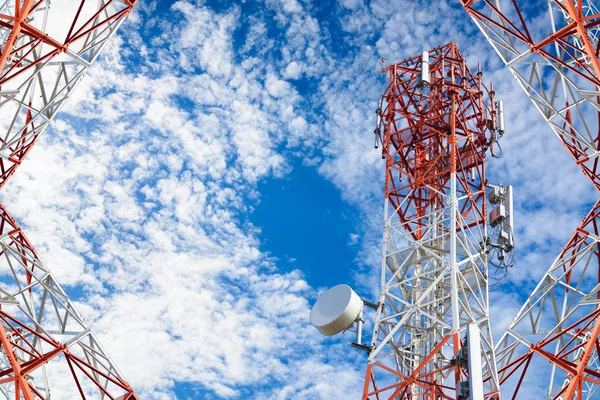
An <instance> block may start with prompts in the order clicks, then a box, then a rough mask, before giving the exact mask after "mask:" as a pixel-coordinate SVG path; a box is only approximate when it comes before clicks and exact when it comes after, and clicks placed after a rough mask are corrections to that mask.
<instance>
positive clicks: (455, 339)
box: [363, 43, 512, 400]
mask: <svg viewBox="0 0 600 400" xmlns="http://www.w3.org/2000/svg"><path fill="white" fill-rule="evenodd" d="M383 72H384V73H385V74H387V75H388V77H389V86H388V87H387V89H386V90H385V93H384V94H383V96H382V101H381V102H380V108H379V110H378V113H379V116H380V121H379V122H378V129H377V130H376V134H377V135H378V137H379V139H380V140H381V143H382V155H383V158H384V159H385V162H386V164H385V171H386V172H385V173H386V175H385V176H386V180H385V203H384V232H383V254H382V266H381V297H380V299H379V303H378V307H377V314H376V319H375V326H374V333H373V338H372V344H371V351H370V354H369V362H368V366H367V376H366V379H365V384H364V391H363V399H365V400H366V399H384V398H385V399H394V400H396V399H403V400H404V399H419V400H426V399H427V400H429V399H432V400H433V399H438V398H451V399H466V398H468V397H469V395H470V393H469V392H471V395H473V396H474V397H472V398H483V396H484V395H485V397H486V398H494V397H495V396H498V388H499V382H498V375H497V371H496V360H495V356H494V352H493V347H494V346H493V339H492V332H491V329H490V320H489V298H488V276H489V274H488V255H489V251H490V250H491V248H492V246H496V248H501V247H503V248H504V249H505V250H507V251H509V250H510V249H509V247H511V246H512V237H507V238H506V239H503V240H501V241H503V242H502V243H496V242H494V243H492V240H491V239H490V238H491V237H492V236H493V235H492V232H491V231H488V226H487V214H486V213H487V207H486V202H487V186H486V185H487V181H486V178H485V158H486V151H488V149H490V146H493V143H494V141H495V140H496V139H497V135H498V134H499V133H500V132H499V130H498V118H497V116H496V103H495V100H494V91H493V88H492V90H488V89H487V88H486V87H485V86H484V85H483V84H482V81H481V72H480V71H478V72H477V73H475V74H474V73H472V72H471V71H470V70H469V68H468V67H467V64H466V61H465V59H464V57H463V56H462V55H461V54H460V52H459V51H458V49H457V47H456V45H455V44H454V43H449V44H447V45H445V46H441V47H438V48H436V49H434V50H432V51H430V52H424V53H423V55H419V56H415V57H412V58H409V59H407V60H404V61H402V62H399V63H396V64H392V65H389V66H387V67H385V68H384V69H383ZM504 216H505V217H506V215H504ZM501 228H502V226H501V225H498V228H494V230H496V229H501ZM511 233H512V232H511ZM498 237H499V238H501V237H502V235H500V236H498ZM494 240H495V236H494ZM511 248H512V247H511ZM467 331H468V332H467ZM467 334H468V335H467ZM467 336H468V337H469V340H468V343H467V341H466V340H465V338H466V337H467ZM469 353H471V354H470V355H471V356H470V357H469ZM469 359H471V360H473V362H472V363H469Z"/></svg>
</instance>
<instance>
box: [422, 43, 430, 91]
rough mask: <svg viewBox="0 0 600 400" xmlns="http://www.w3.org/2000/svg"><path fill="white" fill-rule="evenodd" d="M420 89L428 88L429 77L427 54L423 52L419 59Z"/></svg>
mask: <svg viewBox="0 0 600 400" xmlns="http://www.w3.org/2000/svg"><path fill="white" fill-rule="evenodd" d="M421 60H422V61H421V84H420V86H421V87H425V86H429V84H430V83H431V77H430V75H429V52H428V51H424V52H423V56H422V59H421Z"/></svg>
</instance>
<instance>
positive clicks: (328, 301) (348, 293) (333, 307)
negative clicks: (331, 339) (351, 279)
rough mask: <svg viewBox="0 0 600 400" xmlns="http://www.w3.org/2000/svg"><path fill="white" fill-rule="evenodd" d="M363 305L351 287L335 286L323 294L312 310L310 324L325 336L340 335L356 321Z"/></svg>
mask: <svg viewBox="0 0 600 400" xmlns="http://www.w3.org/2000/svg"><path fill="white" fill-rule="evenodd" d="M362 305H363V304H362V300H361V299H360V297H359V296H358V295H357V294H356V293H355V292H354V290H352V289H351V288H350V286H348V285H337V286H334V287H332V288H331V289H329V290H328V291H326V292H325V293H323V295H322V296H321V297H320V298H319V300H317V302H316V303H315V305H314V306H313V308H312V310H310V323H311V324H312V325H313V326H314V327H315V328H317V329H318V330H319V331H320V332H321V333H322V334H323V335H325V336H332V335H335V334H338V333H340V332H342V331H344V330H346V329H348V328H349V327H350V326H351V325H352V324H353V323H354V321H356V318H357V317H358V314H359V313H360V312H361V310H362Z"/></svg>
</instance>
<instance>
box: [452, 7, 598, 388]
mask: <svg viewBox="0 0 600 400" xmlns="http://www.w3.org/2000/svg"><path fill="white" fill-rule="evenodd" d="M461 3H462V5H463V6H464V7H465V9H466V10H467V12H468V13H469V15H470V16H471V17H472V19H473V20H474V21H475V23H476V24H477V26H478V27H479V29H480V30H481V31H482V32H483V34H484V35H485V37H486V39H487V40H488V42H489V43H490V45H491V46H492V47H493V48H494V50H495V51H496V53H497V54H498V55H499V56H500V58H501V59H502V60H503V61H504V63H505V64H506V65H507V67H508V68H509V70H510V72H511V74H512V75H513V77H514V78H515V79H516V80H517V82H518V83H519V85H520V86H521V87H522V88H523V90H524V91H525V93H526V94H527V96H528V97H529V98H530V99H531V101H532V102H533V104H534V105H535V107H536V108H537V109H538V110H539V112H540V113H541V115H542V116H543V118H544V119H545V120H546V122H547V123H548V124H549V125H550V127H551V128H552V130H553V131H554V133H555V134H556V136H557V137H558V139H559V140H560V141H561V143H562V144H563V145H564V146H565V148H566V150H567V151H568V152H569V154H570V155H571V156H572V157H573V159H574V160H575V162H576V163H577V165H578V166H579V168H581V170H582V172H583V173H584V175H585V176H586V177H587V178H588V179H589V180H590V182H591V183H592V184H593V185H594V187H595V188H596V189H597V190H600V169H599V167H600V165H599V159H598V157H599V155H600V125H599V123H598V122H599V118H600V89H599V88H600V60H599V54H600V42H599V40H598V38H599V36H600V8H599V5H598V2H597V1H595V0H594V1H592V0H584V1H582V0H579V1H573V0H556V1H554V0H548V1H544V2H530V1H524V0H523V1H508V0H503V1H498V0H496V1H488V0H484V1H473V0H462V1H461ZM534 19H535V27H534V26H533V24H534ZM530 21H531V22H530ZM529 22H530V23H529ZM528 23H529V25H530V26H529V27H528ZM599 222H600V200H598V201H597V202H596V204H595V205H594V206H593V207H592V210H591V211H590V212H589V213H588V215H587V216H586V217H585V218H584V220H583V221H582V222H581V224H580V225H579V227H578V228H577V229H576V231H575V233H574V234H573V235H572V236H571V238H570V239H569V241H568V242H567V244H566V245H565V247H564V248H563V250H562V252H560V254H559V256H558V257H557V258H556V260H555V261H554V262H553V263H552V265H551V266H550V268H549V269H548V271H547V272H546V274H545V275H544V277H543V278H542V280H541V281H540V283H539V284H538V286H537V287H536V288H535V290H534V291H533V292H532V293H531V295H530V296H529V298H528V299H527V301H526V302H525V304H524V305H523V307H522V308H521V310H520V311H519V313H518V314H517V316H516V317H515V319H514V320H513V322H512V323H511V324H510V326H509V328H508V330H507V331H506V333H505V334H504V336H502V338H501V340H500V342H499V343H498V348H497V351H496V354H497V357H498V362H499V377H500V382H501V384H502V392H503V393H505V394H508V395H509V396H511V397H510V398H513V399H520V398H522V397H523V396H526V395H528V394H529V395H532V394H533V396H534V397H535V398H548V399H562V400H570V399H580V400H581V399H595V398H598V396H600V393H599V392H598V388H599V387H600V342H599V340H598V338H599V335H600V318H599V317H600V308H599V304H600V249H599V247H598V242H599V241H600V231H599Z"/></svg>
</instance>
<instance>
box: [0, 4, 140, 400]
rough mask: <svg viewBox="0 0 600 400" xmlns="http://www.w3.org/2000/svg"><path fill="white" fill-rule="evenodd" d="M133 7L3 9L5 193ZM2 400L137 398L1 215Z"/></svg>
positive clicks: (1, 165)
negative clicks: (33, 148) (10, 182)
mask: <svg viewBox="0 0 600 400" xmlns="http://www.w3.org/2000/svg"><path fill="white" fill-rule="evenodd" d="M135 3H136V0H100V1H98V0H74V1H70V2H66V1H53V2H51V1H50V0H36V1H33V0H17V1H4V2H0V44H1V46H0V51H1V54H0V133H1V135H0V188H2V187H4V185H5V184H6V181H7V180H8V178H10V176H11V175H13V174H14V172H15V170H16V169H17V168H18V166H19V165H21V163H22V162H23V160H24V158H25V157H26V155H27V154H28V153H29V151H30V150H31V148H32V146H33V145H34V144H35V143H36V141H37V139H38V138H39V136H40V134H41V133H42V132H43V131H44V130H45V129H46V127H47V126H48V124H49V123H50V121H51V120H52V118H53V117H54V116H55V115H56V113H57V112H58V110H59V109H60V107H61V106H62V105H63V104H64V103H65V101H66V100H67V98H68V97H69V95H70V94H71V93H72V92H73V90H74V89H75V87H76V85H77V84H78V83H79V82H80V81H81V78H82V77H83V76H84V75H85V73H86V71H87V70H88V68H89V67H90V66H91V65H92V64H93V63H94V62H95V61H96V59H97V57H98V55H99V54H100V52H101V51H102V49H103V48H104V46H105V45H106V44H107V43H108V42H109V41H110V38H111V37H112V35H113V34H114V33H115V32H116V30H117V28H118V27H119V26H120V24H121V22H123V20H124V19H125V17H126V16H127V15H128V14H129V12H130V11H131V9H132V8H133V6H134V5H135ZM0 398H5V399H25V400H33V399H50V398H52V399H91V398H94V399H123V400H132V399H137V398H138V397H137V396H136V394H135V393H134V392H133V390H132V389H131V388H130V387H129V385H128V384H127V382H126V381H125V380H124V379H123V377H122V375H121V373H120V372H119V371H118V369H117V368H116V366H115V365H114V363H113V362H112V361H111V359H110V358H109V356H108V355H107V354H106V352H105V350H104V349H103V348H102V346H101V345H100V343H99V342H98V340H97V338H96V336H95V335H94V334H93V333H92V332H91V331H90V329H89V327H88V326H87V324H86V323H85V322H84V320H83V319H82V317H81V315H80V314H79V313H78V312H77V310H76V309H75V306H74V304H73V303H72V302H71V301H70V300H69V297H68V296H67V295H66V293H65V292H64V290H63V289H62V288H61V286H60V285H59V283H58V282H57V281H56V279H55V278H54V276H53V275H52V273H51V272H50V270H49V269H48V267H47V265H46V264H45V263H44V262H43V261H42V260H41V258H40V257H39V255H38V254H37V253H36V251H35V250H34V248H33V246H32V245H31V242H29V240H27V238H26V237H25V235H24V233H23V231H22V230H21V228H20V227H19V226H18V225H17V223H16V221H15V220H14V219H13V218H12V217H11V216H10V215H9V214H8V212H7V210H6V207H4V206H3V205H0Z"/></svg>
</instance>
